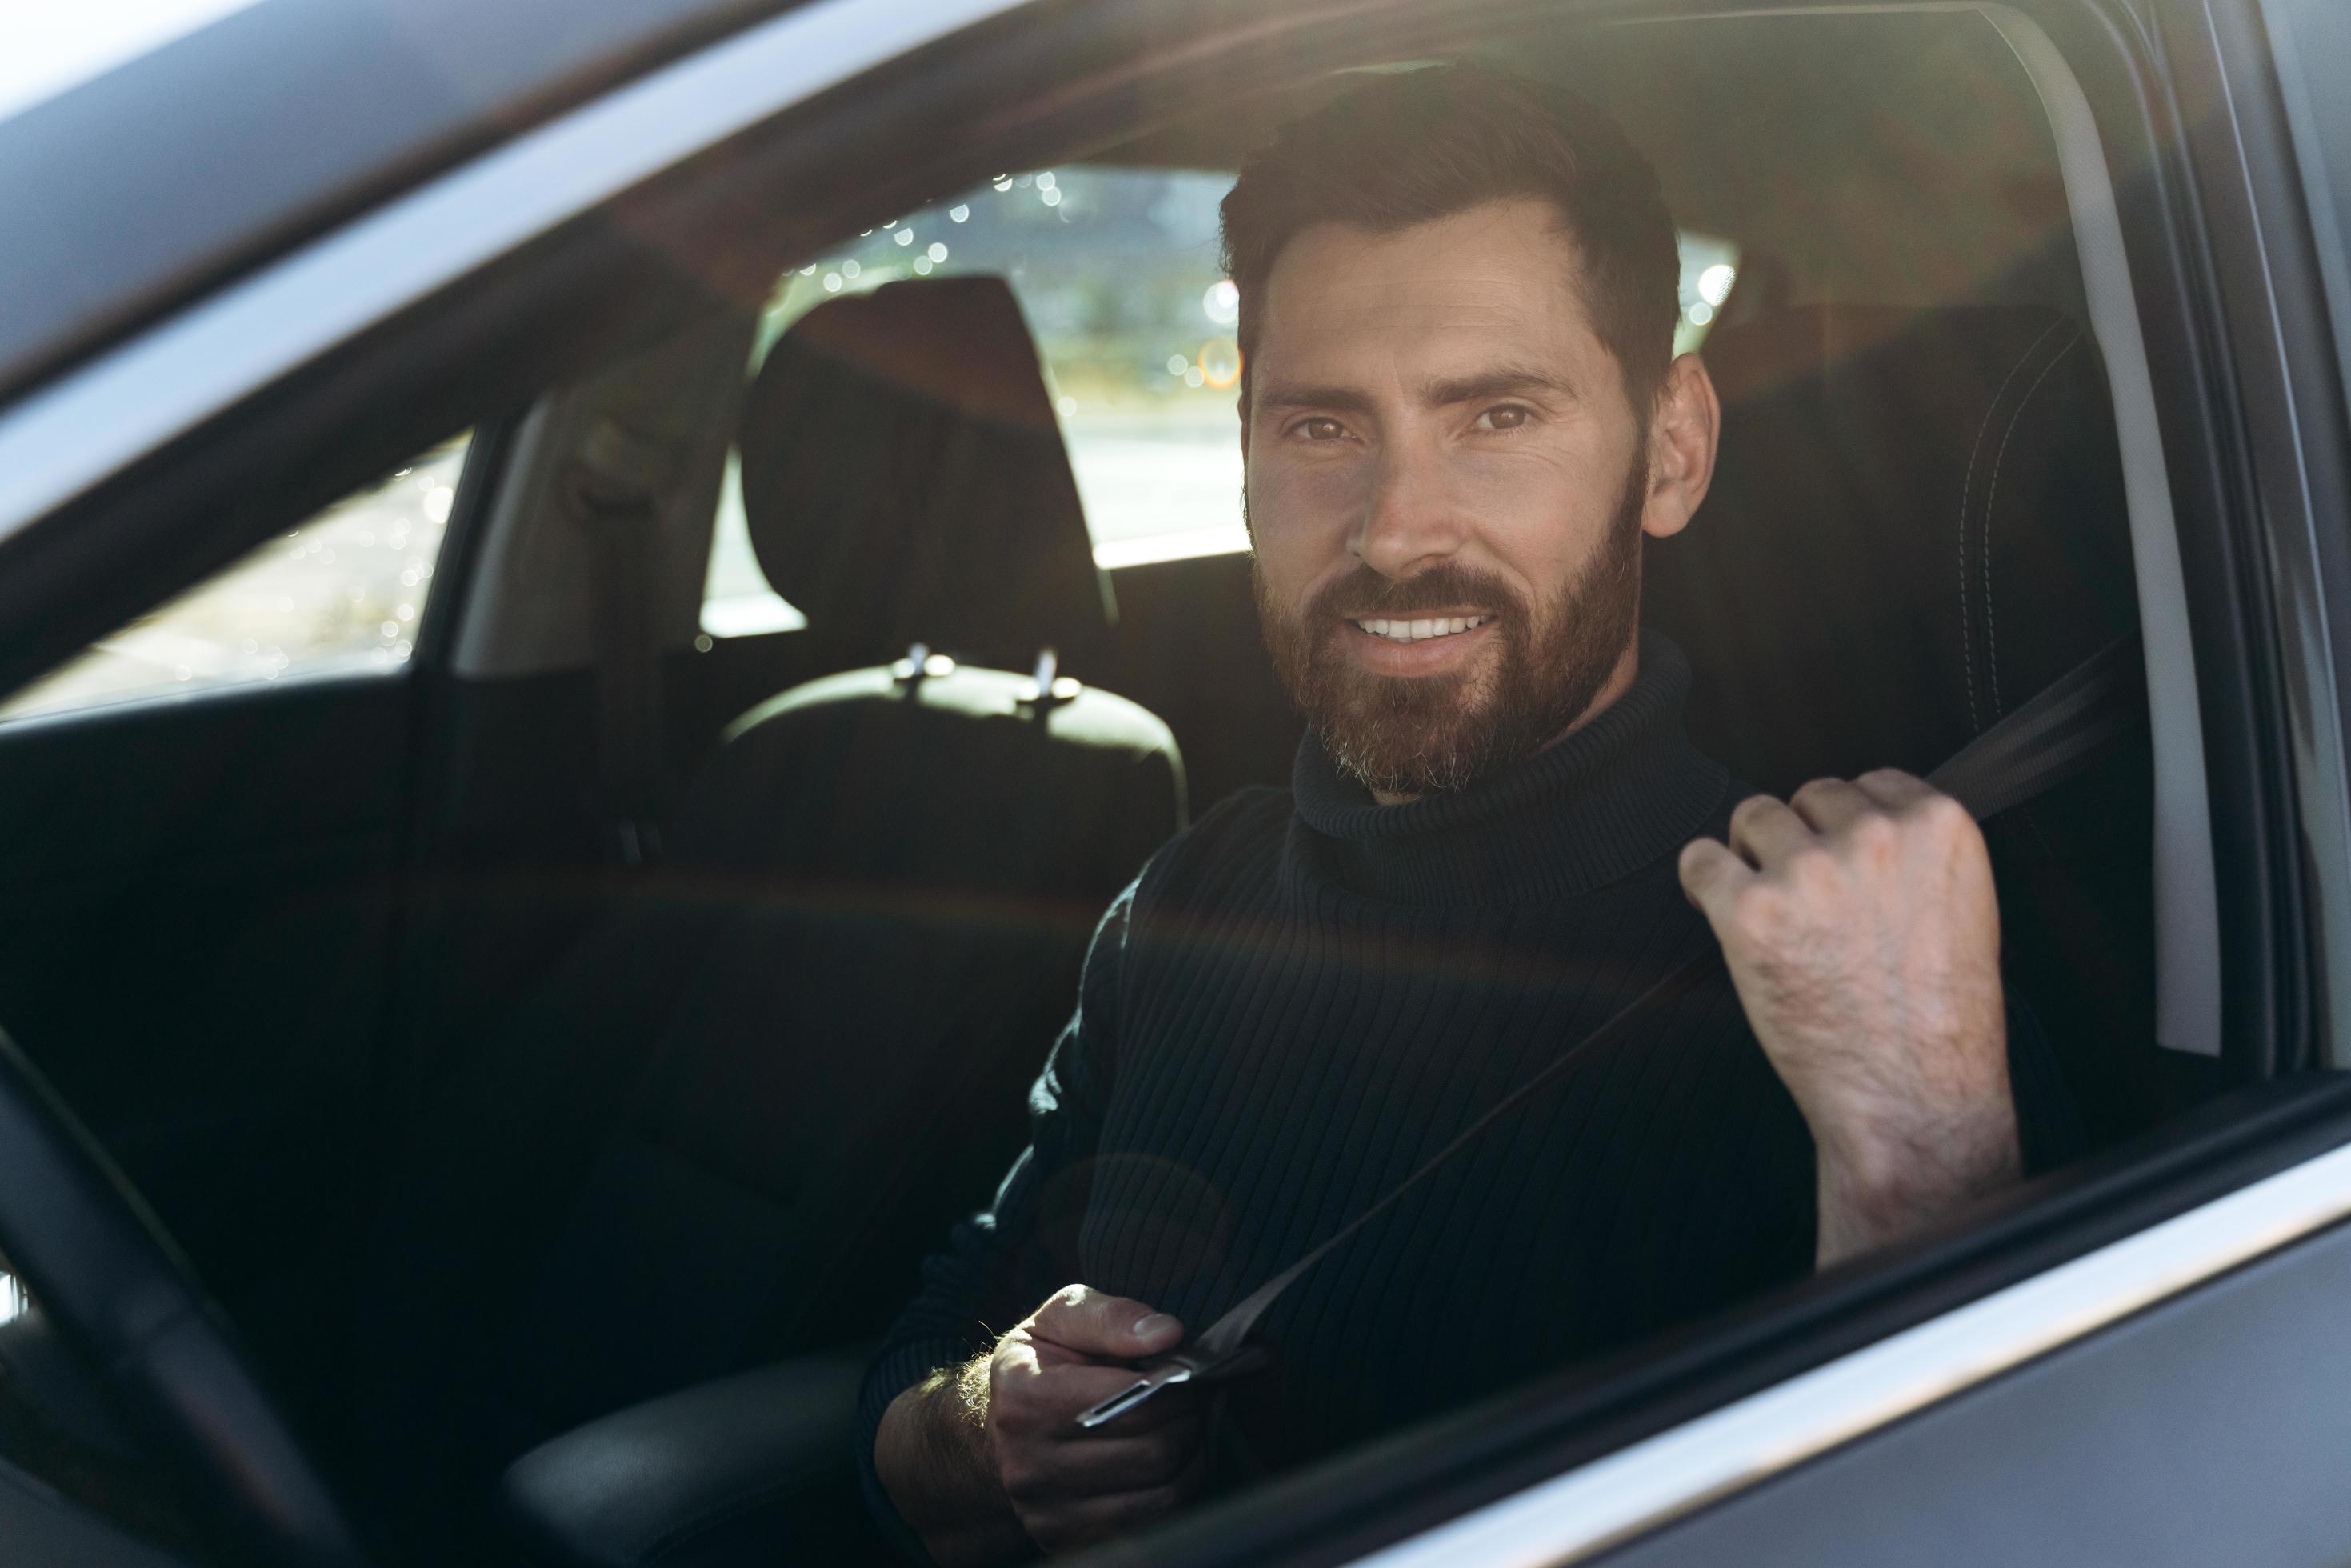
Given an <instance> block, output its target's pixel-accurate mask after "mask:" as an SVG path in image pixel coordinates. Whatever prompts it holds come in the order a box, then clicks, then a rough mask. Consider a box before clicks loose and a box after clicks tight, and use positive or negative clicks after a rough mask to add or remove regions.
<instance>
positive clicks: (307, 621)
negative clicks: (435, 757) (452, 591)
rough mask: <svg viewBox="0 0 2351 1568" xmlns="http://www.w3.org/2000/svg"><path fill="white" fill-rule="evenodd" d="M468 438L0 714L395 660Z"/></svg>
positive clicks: (0, 707) (429, 572)
mask: <svg viewBox="0 0 2351 1568" xmlns="http://www.w3.org/2000/svg"><path fill="white" fill-rule="evenodd" d="M469 439H470V438H469V436H467V435H459V436H456V437H455V438H453V439H451V440H449V441H447V442H444V443H443V444H441V445H439V446H436V447H434V449H433V450H431V451H430V452H427V453H424V454H423V455H420V456H418V457H417V458H416V459H415V460H414V461H413V462H412V463H408V464H405V465H402V466H401V467H400V468H398V469H396V470H394V471H393V472H392V474H391V475H390V476H388V477H386V478H385V479H384V480H383V481H382V482H381V483H380V484H376V485H372V486H369V487H367V488H366V489H364V490H360V491H359V492H357V493H355V494H353V495H351V496H349V497H345V498H344V499H342V500H341V501H339V502H337V503H336V504H335V505H334V506H331V507H328V508H327V509H326V510H325V511H323V512H320V513H319V514H318V515H317V516H316V517H311V518H309V519H308V520H307V521H305V522H304V523H302V524H301V526H299V527H298V528H288V529H287V531H286V532H284V533H282V534H279V535H277V537H276V538H272V539H270V540H269V541H268V542H267V543H266V544H264V545H262V546H260V547H259V548H257V549H255V550H254V551H253V552H252V553H250V554H249V555H247V556H246V557H245V558H244V559H241V560H238V561H236V562H235V564H233V565H231V566H229V567H227V568H226V569H225V570H222V571H220V572H218V573H216V574H215V575H214V577H213V578H212V579H211V580H208V581H206V582H204V583H202V584H200V585H198V586H197V587H195V588H193V589H191V590H189V591H187V592H185V593H183V594H181V595H180V596H179V597H178V598H176V599H173V600H172V601H170V602H169V603H166V604H163V605H162V606H160V607H158V608H157V609H155V610H153V611H151V612H148V613H147V614H145V615H142V616H141V617H139V619H137V620H136V621H133V622H131V623H130V624H129V625H127V626H124V627H123V628H121V629H120V631H117V632H112V633H110V634H109V635H107V636H105V637H101V638H99V640H98V641H97V642H96V643H92V644H91V645H90V647H89V651H88V652H87V653H83V654H81V655H80V656H79V657H78V658H76V659H74V660H73V661H72V662H71V663H69V664H66V665H64V666H63V667H62V668H60V669H58V670H57V671H55V672H53V673H51V674H48V675H47V676H45V677H43V678H42V679H40V680H38V681H37V682H35V683H34V684H33V685H29V686H27V687H26V688H25V689H24V690H22V691H20V692H18V693H16V695H14V696H13V697H11V698H9V699H8V701H7V702H6V703H5V704H0V720H5V719H10V718H22V717H25V716H29V715H34V714H53V713H62V712H66V711H68V710H71V709H75V708H88V707H96V706H101V705H103V704H107V703H113V702H120V701H125V700H128V699H131V698H136V697H144V696H154V695H162V694H164V693H168V692H185V691H197V690H204V689H207V688H223V687H229V686H241V685H253V684H256V683H259V682H268V681H276V680H281V679H286V678H287V677H299V676H305V675H322V674H382V673H387V672H390V671H392V670H396V669H399V668H400V667H401V666H402V665H403V664H406V663H407V661H408V658H409V656H410V654H411V653H413V651H414V648H415V638H416V626H417V622H418V620H419V618H420V617H422V616H423V613H424V603H425V600H426V597H427V596H428V595H429V594H430V593H431V591H432V588H433V571H434V564H435V562H436V560H437V559H438V558H439V555H440V552H441V538H442V533H443V531H444V528H445V527H446V526H447V524H448V521H449V507H450V504H451V502H452V501H453V500H454V499H455V496H456V486H457V476H458V472H459V470H460V469H462V468H463V467H464V466H465V452H466V448H467V445H468V444H469Z"/></svg>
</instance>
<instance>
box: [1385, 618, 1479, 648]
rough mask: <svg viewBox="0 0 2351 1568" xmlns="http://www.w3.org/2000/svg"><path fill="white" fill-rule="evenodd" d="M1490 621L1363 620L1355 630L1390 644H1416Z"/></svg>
mask: <svg viewBox="0 0 2351 1568" xmlns="http://www.w3.org/2000/svg"><path fill="white" fill-rule="evenodd" d="M1491 619H1492V617H1490V616H1486V615H1451V616H1439V617H1435V618H1430V619H1424V620H1419V621H1386V620H1364V621H1358V622H1355V629H1356V630H1357V631H1360V632H1368V633H1370V634H1371V635H1372V636H1374V637H1384V638H1386V639H1387V640H1388V641H1389V642H1391V643H1417V642H1420V641H1422V640H1423V639H1425V638H1429V637H1451V636H1455V635H1458V633H1460V632H1468V631H1470V630H1472V629H1473V628H1475V627H1479V626H1483V625H1484V624H1485V623H1486V622H1488V621H1489V620H1491Z"/></svg>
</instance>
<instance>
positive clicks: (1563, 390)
mask: <svg viewBox="0 0 2351 1568" xmlns="http://www.w3.org/2000/svg"><path fill="white" fill-rule="evenodd" d="M1538 392H1549V393H1551V394H1552V396H1553V397H1560V398H1567V399H1573V397H1574V396H1575V388H1574V387H1573V386H1572V385H1570V384H1569V383H1568V382H1566V381H1564V380H1562V379H1561V378H1560V377H1559V376H1557V375H1553V374H1551V373H1549V372H1547V371H1530V370H1521V369H1519V368H1517V367H1516V366H1510V367H1505V368H1504V369H1501V370H1493V371H1480V372H1479V373H1478V374H1477V375H1474V376H1457V377H1455V378H1454V379H1452V380H1450V381H1442V382H1429V383H1428V384H1427V385H1426V386H1425V387H1423V388H1422V389H1421V397H1422V398H1423V400H1424V401H1426V402H1428V403H1429V404H1430V405H1431V406H1433V407H1436V408H1449V407H1451V406H1452V405H1453V404H1455V403H1459V402H1478V401H1479V400H1480V399H1482V398H1489V397H1509V396H1510V395H1511V394H1513V393H1517V394H1519V395H1521V396H1531V395H1533V394H1535V393H1538Z"/></svg>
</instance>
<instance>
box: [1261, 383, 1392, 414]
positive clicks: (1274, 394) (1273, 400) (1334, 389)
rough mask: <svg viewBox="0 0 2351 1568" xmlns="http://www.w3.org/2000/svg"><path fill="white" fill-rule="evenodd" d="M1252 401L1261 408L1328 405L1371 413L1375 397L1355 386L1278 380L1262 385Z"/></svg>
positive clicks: (1349, 411)
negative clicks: (1318, 384)
mask: <svg viewBox="0 0 2351 1568" xmlns="http://www.w3.org/2000/svg"><path fill="white" fill-rule="evenodd" d="M1249 402H1252V403H1254V404H1256V405H1257V406H1258V407H1259V408H1327V409H1333V410H1336V411H1338V412H1339V413H1369V412H1370V411H1371V406H1372V400H1371V398H1370V397H1369V396H1368V395H1366V394H1364V393H1363V392H1357V391H1355V390H1354V389H1353V388H1352V387H1339V386H1327V387H1316V386H1290V385H1288V384H1286V383H1284V382H1274V383H1273V384H1272V385H1270V386H1265V387H1259V389H1258V390H1257V392H1256V393H1255V395H1253V396H1252V397H1251V398H1250V399H1249Z"/></svg>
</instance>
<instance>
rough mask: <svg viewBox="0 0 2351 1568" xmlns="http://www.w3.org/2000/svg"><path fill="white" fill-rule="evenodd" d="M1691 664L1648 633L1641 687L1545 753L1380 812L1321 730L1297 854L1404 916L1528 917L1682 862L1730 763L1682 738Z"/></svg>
mask: <svg viewBox="0 0 2351 1568" xmlns="http://www.w3.org/2000/svg"><path fill="white" fill-rule="evenodd" d="M1689 685H1690V667H1689V661H1688V660H1687V659H1686V658H1684V657H1683V656H1682V651H1681V650H1680V649H1679V648H1677V647H1675V646H1674V644H1673V643H1671V642H1669V641H1668V640H1667V639H1666V638H1665V637H1664V636H1662V635H1660V634H1658V633H1657V632H1648V631H1644V632H1642V633H1641V667H1640V672H1639V674H1636V675H1635V677H1634V680H1633V685H1631V686H1630V687H1629V688H1628V689H1627V690H1626V691H1625V695H1622V696H1620V697H1618V698H1617V699H1616V701H1615V702H1614V703H1612V704H1610V705H1609V706H1607V707H1605V708H1604V709H1602V710H1601V711H1600V713H1599V714H1598V715H1596V716H1594V717H1593V719H1592V720H1591V722H1589V723H1588V724H1586V725H1584V726H1583V728H1581V729H1578V730H1576V731H1575V732H1574V733H1573V734H1571V735H1570V736H1568V737H1566V738H1565V739H1564V740H1562V741H1561V742H1559V743H1558V744H1557V745H1556V746H1553V747H1550V748H1549V749H1548V750H1545V751H1542V752H1539V753H1537V754H1536V755H1535V756H1533V757H1531V758H1527V760H1525V761H1524V762H1521V763H1519V764H1517V765H1515V766H1513V767H1510V768H1505V769H1504V770H1503V771H1501V772H1499V773H1497V774H1495V775H1494V776H1493V777H1492V778H1490V779H1481V780H1479V782H1478V783H1476V784H1473V785H1471V786H1470V787H1469V788H1468V789H1458V790H1451V791H1448V792H1447V793H1444V794H1440V795H1430V796H1426V797H1424V798H1423V799H1421V800H1414V801H1410V802H1407V803H1406V804H1404V805H1401V806H1383V805H1380V804H1379V803H1377V802H1376V801H1374V800H1373V799H1372V797H1371V792H1370V791H1369V790H1367V789H1364V787H1363V785H1361V784H1359V783H1357V782H1356V781H1355V780H1353V779H1348V778H1344V777H1343V776H1342V775H1341V774H1340V772H1339V770H1338V768H1337V767H1336V766H1335V765H1334V764H1333V763H1332V760H1331V757H1330V754H1329V753H1328V752H1327V751H1325V750H1324V749H1323V747H1322V740H1321V738H1320V737H1317V736H1316V735H1315V734H1314V733H1313V732H1312V731H1311V730H1309V731H1308V732H1307V735H1306V737H1305V738H1304V740H1302V741H1301V742H1300V744H1299V748H1298V760H1297V764H1296V766H1295V768H1294V769H1293V770H1292V780H1291V784H1292V789H1294V791H1295V793H1296V797H1297V803H1298V820H1297V821H1296V823H1295V824H1294V826H1293V831H1292V841H1293V844H1294V845H1295V847H1296V848H1298V849H1299V850H1301V851H1303V852H1305V853H1307V854H1308V855H1310V856H1311V858H1312V859H1313V861H1314V862H1316V863H1317V868H1318V869H1319V870H1320V871H1322V873H1323V874H1325V875H1327V876H1329V877H1330V878H1331V879H1332V880H1333V881H1336V882H1337V883H1340V884H1341V885H1343V886H1344V887H1346V888H1347V889H1349V890H1350V891H1352V892H1354V893H1357V894H1362V895H1363V896H1364V897H1367V898H1376V899H1381V900H1384V901H1387V902H1391V903H1399V904H1522V903H1528V902H1532V901H1535V900H1540V899H1545V898H1558V897H1563V896H1568V895H1572V894H1578V893H1585V892H1589V891H1591V890H1592V889H1593V888H1597V887H1601V886H1604V885H1605V884H1607V883H1612V882H1614V881H1617V880H1618V879H1620V878H1622V877H1624V876H1626V875H1628V874H1630V873H1633V872H1635V871H1637V870H1639V869H1640V868H1641V867H1643V866H1645V865H1647V864H1650V863H1651V862H1655V861H1656V860H1658V859H1660V858H1661V857H1664V856H1667V855H1670V854H1674V853H1677V852H1679V850H1680V848H1681V846H1682V845H1683V844H1684V843H1685V842H1687V841H1688V840H1689V839H1690V838H1691V837H1692V836H1694V835H1695V834H1696V833H1697V832H1698V831H1699V829H1700V828H1702V827H1703V826H1704V825H1705V823H1706V821H1707V820H1708V818H1709V817H1710V816H1712V815H1713V813H1714V812H1715V810H1717V808H1718V807H1719V806H1720V805H1721V803H1722V800H1723V796H1724V793H1725V791H1726V790H1727V789H1728V788H1729V775H1728V774H1727V773H1726V772H1725V771H1724V769H1723V768H1722V767H1721V765H1720V764H1719V763H1716V762H1713V761H1711V760H1709V759H1708V758H1706V757H1704V756H1701V755H1700V754H1699V753H1698V749H1697V748H1696V747H1693V746H1691V745H1690V743H1689V739H1688V737H1687V736H1686V735H1685V734H1684V733H1683V730H1682V705H1683V703H1684V701H1685V700H1686V699H1687V696H1688V695H1689Z"/></svg>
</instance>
